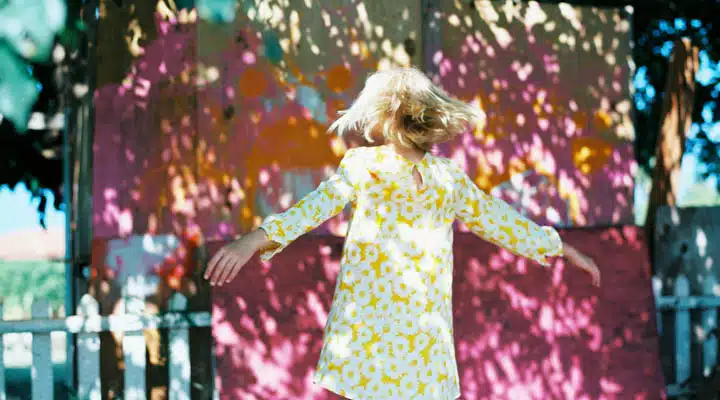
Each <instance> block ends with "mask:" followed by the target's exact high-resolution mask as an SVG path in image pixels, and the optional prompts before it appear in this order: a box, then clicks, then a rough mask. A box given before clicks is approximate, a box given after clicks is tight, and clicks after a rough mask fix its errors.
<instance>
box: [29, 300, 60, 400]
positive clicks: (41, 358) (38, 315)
mask: <svg viewBox="0 0 720 400" xmlns="http://www.w3.org/2000/svg"><path fill="white" fill-rule="evenodd" d="M31 308H32V318H33V319H39V320H47V319H49V318H50V305H49V304H48V302H47V300H45V299H36V300H34V301H33V303H32V307H31ZM52 366H53V365H52V341H51V340H50V332H47V333H33V336H32V399H33V400H40V399H42V400H45V399H48V400H51V399H52V398H53V396H54V394H55V393H54V391H53V386H54V384H55V379H54V377H53V368H52Z"/></svg>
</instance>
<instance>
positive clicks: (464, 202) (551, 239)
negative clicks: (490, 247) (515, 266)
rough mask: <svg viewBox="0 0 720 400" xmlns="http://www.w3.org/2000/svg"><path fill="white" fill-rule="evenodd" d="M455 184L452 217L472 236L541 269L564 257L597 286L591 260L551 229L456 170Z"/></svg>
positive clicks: (597, 281) (593, 265)
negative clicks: (539, 265) (510, 252)
mask: <svg viewBox="0 0 720 400" xmlns="http://www.w3.org/2000/svg"><path fill="white" fill-rule="evenodd" d="M456 182H457V185H458V186H457V188H456V193H457V195H456V200H455V208H456V215H457V217H458V219H459V220H460V221H462V222H463V223H465V225H467V227H468V228H469V229H470V230H471V231H472V232H473V233H475V234H476V235H478V236H480V237H481V238H483V239H484V240H487V241H488V242H491V243H494V244H496V245H498V246H500V247H503V248H505V249H507V250H509V251H512V252H513V253H515V254H518V255H521V256H523V257H527V258H530V259H533V260H535V261H537V262H538V263H540V264H542V265H544V266H549V265H550V261H549V260H548V258H549V257H562V256H563V255H565V256H566V257H567V259H568V260H570V261H571V262H572V263H573V264H575V265H576V266H578V267H580V268H581V269H583V270H585V271H587V272H588V273H590V274H591V275H592V278H593V284H595V285H599V284H600V273H599V270H598V268H597V266H596V265H595V263H594V261H593V260H592V259H591V258H589V257H587V256H585V255H584V254H582V253H580V252H579V251H578V250H577V249H575V248H574V247H572V246H570V245H569V244H567V243H564V242H563V241H562V239H561V238H560V235H559V234H558V232H557V231H556V230H555V229H554V228H552V227H549V226H540V225H538V224H536V223H535V222H533V221H531V220H530V219H528V218H525V217H524V216H522V215H521V214H520V213H519V212H517V211H516V210H515V209H514V208H512V207H511V206H510V205H508V204H507V203H505V202H504V201H502V200H500V199H497V198H495V197H494V196H491V195H489V194H487V193H485V192H484V191H483V190H482V189H480V188H479V187H478V186H477V185H475V183H474V182H473V181H472V180H471V179H470V177H469V176H467V174H466V173H465V172H464V171H462V170H460V169H458V170H457V171H456Z"/></svg>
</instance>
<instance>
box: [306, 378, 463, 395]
mask: <svg viewBox="0 0 720 400" xmlns="http://www.w3.org/2000/svg"><path fill="white" fill-rule="evenodd" d="M323 378H324V376H323V375H320V374H318V373H314V374H313V379H312V382H313V383H314V384H316V385H318V386H320V387H321V388H323V389H325V390H328V391H330V392H332V393H334V394H336V395H338V396H342V397H344V398H345V399H347V400H371V399H370V398H362V397H356V394H354V393H348V392H346V391H344V390H343V389H342V388H340V385H337V384H335V383H331V382H326V381H324V380H323ZM460 395H461V393H460V392H456V393H455V394H454V395H453V396H452V397H450V399H451V400H457V399H459V398H460Z"/></svg>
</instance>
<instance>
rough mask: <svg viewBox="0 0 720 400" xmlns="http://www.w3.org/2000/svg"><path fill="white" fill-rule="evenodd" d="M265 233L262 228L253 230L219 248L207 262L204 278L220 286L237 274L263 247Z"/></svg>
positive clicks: (265, 241) (265, 238) (265, 240)
mask: <svg viewBox="0 0 720 400" xmlns="http://www.w3.org/2000/svg"><path fill="white" fill-rule="evenodd" d="M266 244H267V235H266V234H265V231H263V230H262V229H258V230H255V231H253V232H251V233H249V234H247V235H245V236H242V237H241V238H240V239H238V240H236V241H234V242H231V243H229V244H227V245H225V246H224V247H223V248H221V249H220V250H219V251H218V252H217V253H215V255H214V256H213V258H212V259H211V260H210V262H209V263H208V267H207V269H206V270H205V274H204V278H205V279H207V280H209V281H210V285H212V286H216V285H217V286H222V285H223V284H225V283H229V282H230V281H232V280H233V279H235V277H236V276H237V274H238V272H240V269H242V267H243V266H245V264H247V262H248V261H249V260H250V258H252V256H253V255H254V254H255V252H257V251H258V250H260V249H261V248H263V247H265V245H266Z"/></svg>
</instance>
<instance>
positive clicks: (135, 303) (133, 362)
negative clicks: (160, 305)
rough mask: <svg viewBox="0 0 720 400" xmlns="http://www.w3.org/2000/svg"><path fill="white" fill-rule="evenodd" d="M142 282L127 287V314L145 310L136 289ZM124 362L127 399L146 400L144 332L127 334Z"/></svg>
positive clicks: (135, 313) (124, 338)
mask: <svg viewBox="0 0 720 400" xmlns="http://www.w3.org/2000/svg"><path fill="white" fill-rule="evenodd" d="M136 285H137V286H140V282H128V284H127V286H126V287H125V291H126V295H125V296H123V298H124V299H123V300H124V301H125V312H126V313H127V314H134V315H142V314H143V312H144V310H145V300H144V299H143V298H142V297H140V296H138V295H137V293H136V290H134V289H136V287H135V286H136ZM122 348H123V361H124V364H125V399H126V400H145V398H146V396H145V393H146V389H145V388H146V383H145V368H146V361H145V357H146V348H145V335H144V333H143V331H142V330H139V331H133V332H125V334H124V335H123V341H122Z"/></svg>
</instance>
